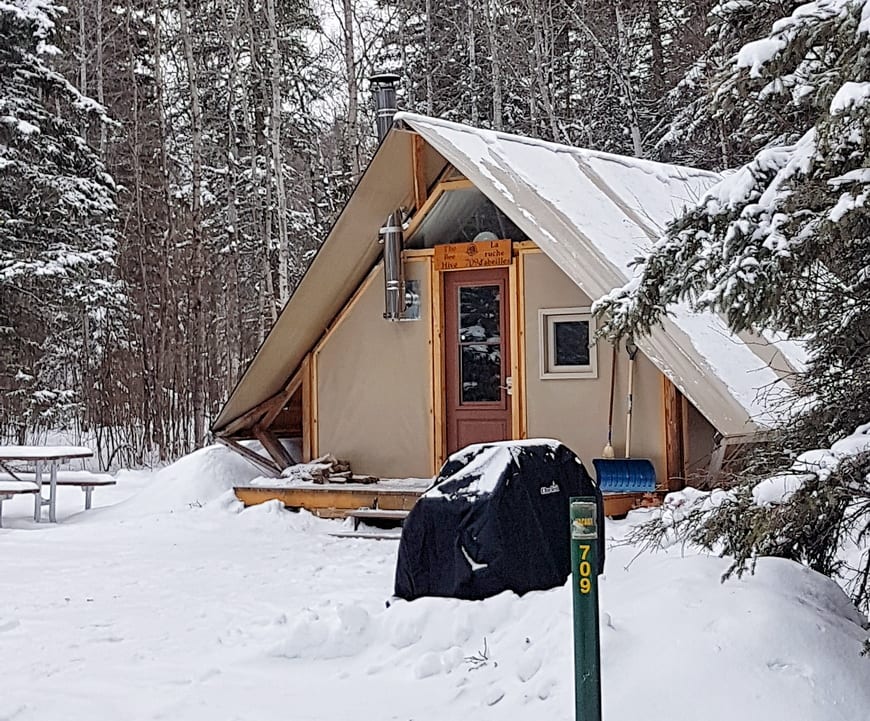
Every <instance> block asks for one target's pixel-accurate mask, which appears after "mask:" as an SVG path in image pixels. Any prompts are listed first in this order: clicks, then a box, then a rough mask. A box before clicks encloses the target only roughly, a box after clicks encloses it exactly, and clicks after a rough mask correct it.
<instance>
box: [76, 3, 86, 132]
mask: <svg viewBox="0 0 870 721" xmlns="http://www.w3.org/2000/svg"><path fill="white" fill-rule="evenodd" d="M78 10H79V13H78V14H79V92H80V93H82V94H83V95H87V94H88V46H87V42H86V37H87V36H86V34H85V4H84V2H82V1H81V0H80V1H79V8H78ZM81 134H82V137H83V138H85V139H87V137H88V126H87V122H86V121H85V120H82V125H81Z"/></svg>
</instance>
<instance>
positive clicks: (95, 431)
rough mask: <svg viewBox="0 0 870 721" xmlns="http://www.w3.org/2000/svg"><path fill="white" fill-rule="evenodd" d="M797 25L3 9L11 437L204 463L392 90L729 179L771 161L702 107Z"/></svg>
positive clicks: (626, 5) (534, 1)
mask: <svg viewBox="0 0 870 721" xmlns="http://www.w3.org/2000/svg"><path fill="white" fill-rule="evenodd" d="M797 5H798V3H793V2H791V3H790V2H769V1H768V0H759V1H758V2H746V1H745V0H731V1H729V2H721V3H718V4H717V3H714V2H711V1H710V0H703V1H702V2H694V1H689V0H578V1H574V2H572V1H570V0H504V1H499V0H396V1H392V0H380V1H378V2H375V1H374V0H331V2H330V1H329V0H311V1H310V2H309V1H308V0H124V1H123V2H113V1H112V0H69V2H67V3H66V4H65V8H63V9H62V8H58V7H57V6H56V5H54V4H53V2H52V1H51V0H2V1H0V30H2V32H0V61H2V62H0V66H2V70H0V149H2V150H4V151H8V152H7V153H6V155H5V158H6V159H5V160H4V159H3V157H4V156H3V155H2V154H0V241H2V247H0V336H2V338H3V341H4V342H3V343H2V345H0V439H6V440H16V439H17V440H19V441H23V440H25V439H26V438H30V437H33V436H34V435H36V434H39V433H41V432H46V431H47V430H50V429H58V428H66V429H69V430H71V431H73V432H75V433H81V434H83V435H85V436H87V437H88V438H89V439H91V440H92V441H93V442H95V444H96V445H97V447H98V449H99V454H100V457H101V460H102V462H103V464H104V465H110V464H111V465H115V466H117V465H119V464H121V465H138V464H142V463H145V462H149V461H151V460H155V459H158V458H160V459H165V458H172V457H176V456H178V455H180V454H182V453H184V452H186V451H188V450H190V449H191V448H193V447H195V446H197V445H200V444H202V443H203V442H204V441H205V440H206V438H207V433H208V425H209V420H210V419H211V418H212V417H213V416H214V414H215V413H216V411H217V410H218V409H219V406H220V404H221V402H222V401H223V400H224V399H225V398H226V395H227V393H228V389H230V388H231V387H232V386H233V384H234V383H235V382H236V380H237V379H238V376H239V374H240V372H241V370H243V369H244V367H245V365H246V363H247V362H248V361H249V360H250V358H251V357H252V355H253V354H254V352H255V350H256V348H257V347H258V345H259V343H260V342H261V341H262V339H263V337H264V335H265V334H266V333H267V332H268V330H269V328H270V326H271V324H272V322H273V321H274V320H275V318H276V315H277V313H278V312H279V311H280V308H281V307H282V305H283V304H284V302H285V301H286V300H287V298H288V297H289V295H290V293H291V292H292V291H293V288H294V287H295V284H296V283H297V282H298V280H299V278H300V277H301V276H302V274H303V273H304V271H305V268H306V266H307V264H308V262H309V261H310V259H311V258H312V257H313V253H314V252H316V249H317V247H318V244H319V243H320V242H321V241H322V239H323V238H324V237H325V235H326V233H327V230H328V228H329V226H330V224H331V222H332V221H333V220H334V219H335V217H336V215H337V213H338V212H339V211H340V209H341V207H342V205H343V203H344V202H345V200H346V199H347V197H348V195H349V194H350V192H351V191H352V189H353V187H354V184H355V182H356V180H357V178H358V177H359V175H360V172H361V170H362V169H364V167H365V165H366V162H367V160H368V159H369V157H370V156H371V154H372V152H373V150H374V148H375V138H374V132H373V123H372V113H371V108H370V103H369V101H368V94H367V83H366V77H367V76H368V75H370V74H371V73H373V72H375V71H380V70H394V71H396V72H399V73H400V74H401V76H402V78H403V80H402V84H401V89H400V105H401V106H402V107H403V108H406V109H409V110H413V111H416V112H420V113H424V114H427V115H434V116H438V117H443V118H447V119H450V120H455V121H459V122H467V123H470V124H472V125H475V126H480V127H490V128H495V129H500V130H506V131H510V132H516V133H521V134H525V135H531V136H534V137H541V138H545V139H549V140H555V141H558V142H563V143H569V144H573V145H578V146H583V147H588V148H593V149H597V150H604V151H610V152H614V153H622V154H626V155H634V156H637V157H646V158H652V159H657V160H667V161H672V162H677V163H683V164H689V165H695V166H699V167H703V168H710V169H716V170H719V169H723V168H728V167H734V166H737V165H740V164H742V163H744V162H746V161H747V160H748V159H750V158H751V157H752V154H753V152H754V151H755V150H757V142H753V138H752V137H751V136H750V135H749V134H747V133H746V132H743V131H741V127H740V121H741V120H742V118H743V109H741V108H739V107H738V108H736V109H735V110H733V111H730V112H729V110H728V109H727V108H726V109H725V110H723V111H721V112H716V113H705V112H699V106H698V103H703V102H704V101H703V99H704V98H705V97H708V96H709V94H710V93H711V92H712V91H713V90H715V88H712V87H711V85H712V84H713V83H715V82H716V78H717V76H718V75H719V74H720V73H721V71H722V69H723V68H725V67H726V66H727V65H728V64H729V63H732V62H733V57H734V53H735V52H736V51H737V50H738V49H739V48H740V47H741V46H742V45H743V44H744V43H746V42H747V41H749V40H752V39H754V38H756V37H758V36H760V35H763V34H765V33H766V32H767V31H768V30H769V28H770V26H771V24H772V22H773V21H774V20H776V19H777V18H780V17H783V16H787V15H788V14H789V13H790V12H791V11H792V10H793V9H794V8H795V7H796V6H797ZM34 78H36V80H34ZM93 101H96V102H93ZM10 108H11V110H10ZM24 110H27V112H24ZM27 113H29V114H30V115H28V114H27ZM40 114H43V115H40ZM25 116H27V117H30V118H31V119H30V120H29V121H27V120H22V118H25ZM10 118H11V119H16V118H17V120H16V121H15V122H12V120H10ZM50 125H51V126H52V127H53V129H54V133H53V134H52V133H50V132H48V131H47V128H48V127H49V126H50ZM34 127H37V128H41V131H39V132H36V131H34V130H33V128H34ZM53 137H54V140H55V141H57V138H61V139H62V140H63V142H62V143H59V144H60V145H62V146H64V147H66V148H67V149H69V148H72V150H68V151H67V153H66V156H65V157H66V158H67V159H68V165H69V167H65V168H64V167H61V166H62V165H63V163H62V161H61V160H58V156H57V154H56V150H57V149H56V147H54V146H53V145H52V143H51V142H50V141H51V140H52V138H53ZM81 140H83V141H84V143H81V142H80V141H81ZM4 143H5V144H4ZM57 144H58V143H57V142H55V145H57ZM16 153H17V154H18V155H17V156H16ZM16 158H17V160H16ZM69 159H71V160H69ZM13 161H15V162H13ZM76 175H78V176H79V180H81V184H79V185H77V186H76V187H75V189H74V192H70V191H69V185H70V182H71V181H70V177H71V176H76ZM4 176H5V177H4ZM46 188H50V191H46ZM3 191H5V192H3ZM55 194H56V195H57V197H59V198H60V202H59V203H58V204H56V205H55V206H53V207H52V208H51V209H50V211H51V212H49V211H48V210H47V209H46V208H47V204H48V205H51V202H52V201H51V198H52V197H55ZM22 219H23V220H22ZM4 222H5V224H4ZM34 228H43V229H44V233H43V236H45V237H40V236H39V234H38V233H34V232H33V229H34ZM28 229H29V230H28Z"/></svg>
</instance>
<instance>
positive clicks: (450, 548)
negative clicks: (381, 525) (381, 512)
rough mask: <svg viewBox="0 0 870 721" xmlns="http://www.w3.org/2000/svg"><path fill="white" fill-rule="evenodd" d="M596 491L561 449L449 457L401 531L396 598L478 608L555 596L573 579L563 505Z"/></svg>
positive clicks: (516, 444) (477, 451) (520, 447)
mask: <svg viewBox="0 0 870 721" xmlns="http://www.w3.org/2000/svg"><path fill="white" fill-rule="evenodd" d="M571 496H595V498H596V499H597V501H598V518H599V519H601V520H600V526H599V527H600V530H601V531H602V533H601V538H600V540H599V547H598V557H599V559H600V563H599V573H601V572H602V571H603V569H604V534H603V519H604V506H603V503H602V500H601V492H600V491H599V490H598V487H597V486H596V484H595V482H594V481H593V480H592V478H591V477H590V476H589V474H588V473H587V472H586V469H585V468H584V467H583V464H582V463H581V461H580V459H579V458H577V456H575V455H574V453H572V452H571V450H569V449H568V448H567V447H565V446H564V445H562V444H561V443H558V442H557V441H546V440H534V441H507V442H503V443H485V444H480V445H474V446H469V447H468V448H465V449H463V450H461V451H458V452H457V453H455V454H453V455H452V456H450V458H448V459H447V462H446V463H445V464H444V467H443V468H442V469H441V472H440V473H439V474H438V477H437V478H436V479H435V483H434V485H433V486H432V487H431V488H430V489H429V490H428V491H427V492H426V493H425V494H424V495H423V496H422V497H421V498H420V500H419V501H417V504H416V505H415V506H414V508H413V510H412V511H411V513H410V515H409V516H408V518H407V519H406V520H405V523H404V528H403V530H402V540H401V543H400V544H399V558H398V561H397V563H396V588H395V592H396V595H397V596H399V597H401V598H405V599H408V600H411V599H414V598H419V597H420V596H449V597H452V598H465V599H471V600H475V599H481V598H488V597H490V596H494V595H496V594H498V593H501V592H502V591H506V590H510V591H514V592H516V593H520V594H522V593H526V592H527V591H533V590H540V589H546V588H554V587H556V586H561V585H563V584H564V583H565V581H566V580H567V578H568V575H569V574H570V572H571V547H570V522H569V512H568V499H569V498H570V497H571Z"/></svg>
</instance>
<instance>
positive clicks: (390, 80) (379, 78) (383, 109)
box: [369, 73, 400, 143]
mask: <svg viewBox="0 0 870 721" xmlns="http://www.w3.org/2000/svg"><path fill="white" fill-rule="evenodd" d="M399 80H400V77H399V76H398V75H396V74H395V73H377V74H375V75H372V76H371V77H370V78H369V82H370V83H371V86H372V95H373V96H374V99H375V126H376V128H377V132H378V142H379V143H380V142H381V141H382V140H383V139H384V138H385V137H386V136H387V133H388V132H390V127H391V126H392V125H393V116H394V115H395V114H396V112H397V111H398V107H397V106H396V83H398V82H399Z"/></svg>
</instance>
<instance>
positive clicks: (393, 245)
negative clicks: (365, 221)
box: [381, 210, 405, 320]
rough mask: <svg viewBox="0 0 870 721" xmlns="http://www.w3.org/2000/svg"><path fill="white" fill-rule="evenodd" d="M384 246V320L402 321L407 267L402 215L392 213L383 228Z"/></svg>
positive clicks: (397, 212)
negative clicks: (403, 253)
mask: <svg viewBox="0 0 870 721" xmlns="http://www.w3.org/2000/svg"><path fill="white" fill-rule="evenodd" d="M381 242H382V243H383V244H384V318H386V319H387V320H402V318H403V317H404V315H405V266H404V264H403V263H402V246H403V245H404V236H403V233H402V214H401V212H400V211H398V210H397V211H396V212H395V213H391V214H390V217H389V218H387V222H386V225H384V227H383V228H381Z"/></svg>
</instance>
